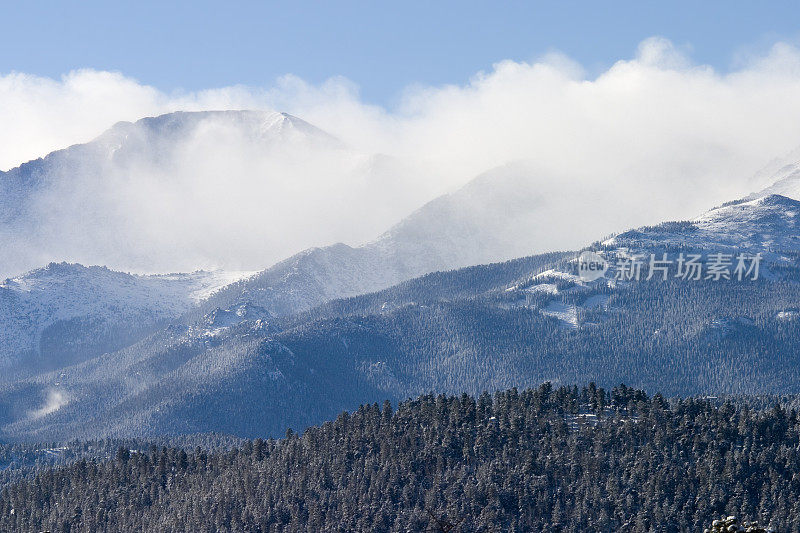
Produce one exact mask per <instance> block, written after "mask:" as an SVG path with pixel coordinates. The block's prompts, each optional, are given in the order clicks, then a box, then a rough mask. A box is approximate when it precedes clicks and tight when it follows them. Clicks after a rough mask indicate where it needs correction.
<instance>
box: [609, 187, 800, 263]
mask: <svg viewBox="0 0 800 533" xmlns="http://www.w3.org/2000/svg"><path fill="white" fill-rule="evenodd" d="M798 213H800V202H798V201H797V200H793V199H791V198H787V197H786V196H781V195H777V194H773V195H768V196H763V197H758V198H745V199H743V200H738V201H734V202H729V203H727V204H723V205H722V206H719V207H717V208H714V209H711V210H710V211H707V212H706V213H703V214H702V215H700V216H699V217H697V218H695V219H693V220H691V221H683V222H666V223H664V224H659V225H657V226H649V227H644V228H639V229H635V230H630V231H627V232H625V233H621V234H619V235H617V236H615V237H612V238H611V239H608V240H606V241H604V242H603V244H604V245H606V246H617V247H629V248H642V247H653V246H661V247H663V246H683V247H690V248H698V249H708V250H711V249H730V248H737V249H750V250H754V251H768V250H785V251H789V250H792V251H796V250H800V216H798Z"/></svg>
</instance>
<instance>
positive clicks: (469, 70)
mask: <svg viewBox="0 0 800 533" xmlns="http://www.w3.org/2000/svg"><path fill="white" fill-rule="evenodd" d="M798 13H800V8H798V7H797V4H796V3H795V2H788V1H775V2H770V3H769V4H768V6H765V3H760V2H743V1H726V2H721V1H705V2H696V1H693V2H649V1H636V2H596V1H592V2H570V1H561V2H546V3H545V2H493V3H490V2H475V1H463V0H462V1H460V2H431V1H428V2H423V1H408V0H406V1H403V2H393V3H388V2H354V1H340V2H308V1H295V2H236V1H232V2H208V1H205V2H202V1H201V2H163V1H161V2H152V1H139V2H128V3H125V4H124V5H123V4H122V3H120V2H107V1H104V2H96V1H87V2H70V3H67V2H36V1H33V2H13V3H12V2H5V6H4V7H3V9H2V17H0V19H2V21H3V24H2V31H0V50H2V53H0V74H4V73H8V72H10V71H19V72H26V73H31V74H36V75H40V76H47V77H52V78H58V77H59V76H60V75H62V74H64V73H67V72H69V71H71V70H73V69H78V68H84V67H89V68H93V69H98V70H112V71H120V72H122V73H124V74H125V75H126V76H130V77H133V78H135V79H137V80H138V81H139V82H141V83H144V84H148V85H153V86H155V87H157V88H159V89H161V90H162V91H166V92H172V91H176V90H186V91H194V90H199V89H204V88H212V87H221V86H229V85H233V84H245V85H250V86H269V85H272V84H273V83H274V80H275V78H276V77H278V76H280V75H282V74H287V73H292V74H296V75H298V76H300V77H301V78H303V79H305V80H307V81H309V82H311V83H319V82H321V81H323V80H325V79H327V78H329V77H331V76H336V75H341V76H345V77H346V78H348V79H350V80H352V81H354V82H355V83H356V84H357V85H359V86H360V88H361V97H362V98H363V99H364V100H365V101H367V102H373V103H378V104H382V105H385V106H389V107H391V105H392V104H393V103H394V102H396V100H397V98H398V95H399V94H400V92H401V91H402V90H403V88H404V87H406V86H408V85H413V84H425V85H442V84H447V83H454V84H463V83H464V82H465V81H466V80H468V79H469V78H470V76H472V75H473V74H475V73H476V72H478V71H480V70H489V69H490V68H491V66H492V64H493V63H494V62H496V61H498V60H501V59H515V60H521V61H527V60H532V59H534V58H536V57H539V56H541V55H542V54H544V53H547V52H549V51H553V50H558V51H561V52H563V53H565V54H567V55H568V56H569V57H571V58H572V59H574V60H576V61H578V62H579V63H581V64H582V65H583V66H584V67H585V68H586V69H587V71H588V73H589V75H592V74H593V73H597V72H602V71H603V70H605V69H607V68H608V67H609V66H610V65H611V64H613V63H614V62H615V61H616V60H618V59H622V58H629V57H632V56H633V55H634V54H635V50H636V47H637V45H638V43H640V42H641V41H642V40H643V39H645V38H647V37H650V36H653V35H661V36H664V37H667V38H668V39H670V40H671V41H672V42H673V43H675V45H676V46H677V47H679V48H681V49H682V50H684V51H686V52H687V53H688V55H689V56H690V57H691V58H692V60H693V61H694V62H695V63H703V64H710V65H713V66H714V67H715V68H716V69H717V70H718V71H722V72H725V71H727V70H729V69H731V68H736V63H737V58H739V57H741V56H748V55H750V54H758V53H761V52H762V51H763V50H765V49H767V48H768V47H769V46H770V45H771V44H772V43H774V42H775V41H784V42H790V43H796V42H797V40H798V36H800V28H798V26H797V20H798V17H797V15H798Z"/></svg>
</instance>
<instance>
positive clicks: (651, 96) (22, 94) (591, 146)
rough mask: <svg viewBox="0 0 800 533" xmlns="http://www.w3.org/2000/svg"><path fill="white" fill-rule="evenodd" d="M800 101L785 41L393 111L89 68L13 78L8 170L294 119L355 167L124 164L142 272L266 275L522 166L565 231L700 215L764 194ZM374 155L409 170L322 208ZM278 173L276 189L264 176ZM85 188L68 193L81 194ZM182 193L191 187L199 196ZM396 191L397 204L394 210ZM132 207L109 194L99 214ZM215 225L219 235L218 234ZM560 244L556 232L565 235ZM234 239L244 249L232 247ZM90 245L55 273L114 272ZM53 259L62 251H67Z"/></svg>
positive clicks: (498, 74)
mask: <svg viewBox="0 0 800 533" xmlns="http://www.w3.org/2000/svg"><path fill="white" fill-rule="evenodd" d="M798 94H800V51H798V49H797V48H795V47H793V46H791V45H789V44H785V43H777V44H775V45H774V46H773V47H772V48H771V49H770V50H769V51H768V53H766V54H763V55H761V56H758V57H749V58H748V59H747V61H744V62H741V63H740V64H739V66H737V67H736V68H735V69H734V70H731V71H730V72H725V73H722V72H718V71H716V70H714V69H713V68H711V67H709V66H705V65H697V64H695V63H693V62H692V60H691V58H690V55H689V54H688V53H687V52H686V51H685V50H682V49H679V48H678V47H675V46H674V45H673V44H672V43H670V42H669V41H668V40H666V39H664V38H660V37H654V38H651V39H648V40H646V41H644V42H642V43H641V45H640V46H639V48H638V50H637V51H636V52H635V54H634V56H633V57H632V58H629V59H622V60H620V61H618V62H616V63H614V64H613V65H612V66H611V67H609V68H608V69H607V70H605V71H604V72H601V73H599V74H598V75H596V76H593V77H590V76H588V75H587V73H586V71H585V69H584V68H583V67H582V66H581V65H579V64H576V63H575V62H574V61H572V60H571V59H570V58H568V57H566V56H564V55H561V54H558V53H551V54H548V55H546V56H543V57H541V58H540V59H537V60H534V61H530V62H520V61H511V60H504V61H500V62H498V63H496V64H495V65H494V66H493V67H492V69H491V70H489V71H486V72H480V73H476V74H475V75H474V76H473V77H472V79H470V80H468V81H467V82H465V83H464V84H461V85H446V86H436V87H431V86H409V87H407V88H405V90H404V91H403V92H402V94H401V96H400V97H399V100H398V104H397V105H396V106H395V107H393V108H390V109H387V108H383V107H380V106H376V105H373V104H370V103H366V102H364V101H362V99H361V98H360V97H359V92H358V87H357V85H356V84H355V83H354V82H353V81H351V80H347V79H344V78H332V79H330V80H327V81H326V82H324V83H322V84H319V85H313V84H310V83H307V82H305V81H304V80H302V79H299V78H297V77H295V76H292V75H286V76H284V77H282V78H280V79H278V80H276V82H275V83H274V84H273V85H272V86H270V87H245V86H234V87H223V88H215V89H209V90H205V91H199V92H185V93H169V94H168V93H164V92H162V91H159V90H158V89H156V88H154V87H150V86H147V85H143V84H141V83H139V82H137V81H136V80H133V79H131V78H128V77H126V76H124V75H123V74H120V73H113V72H99V71H94V70H80V71H75V72H71V73H68V74H65V75H64V76H63V77H62V78H61V79H58V80H54V79H48V78H42V77H37V76H33V75H30V74H24V73H11V74H6V75H0V124H2V126H0V168H2V169H9V168H11V167H14V166H16V165H19V164H21V163H23V162H24V161H26V160H29V159H34V158H37V157H40V156H43V155H45V154H46V153H48V152H50V151H52V150H55V149H59V148H63V147H65V146H69V145H72V144H75V143H81V142H87V141H89V140H90V139H93V138H95V137H96V136H98V135H100V134H101V133H102V132H103V131H105V130H107V129H108V128H109V127H111V126H112V125H113V124H115V123H116V122H118V121H121V120H125V121H135V120H137V119H139V118H141V117H145V116H157V115H161V114H164V113H170V112H173V111H176V110H184V111H200V110H238V109H256V110H281V111H285V112H288V113H291V114H292V115H294V116H297V117H300V118H301V119H303V120H305V121H308V122H309V123H311V124H313V125H314V126H316V127H318V128H320V129H321V130H324V131H326V132H328V133H330V134H331V135H333V136H335V137H336V138H338V139H340V140H341V141H342V143H343V144H344V145H345V146H347V147H349V148H348V149H350V150H352V154H359V155H358V156H356V155H352V157H351V158H350V159H347V158H346V157H345V158H341V154H338V153H337V154H334V155H332V153H331V152H330V151H326V150H323V151H320V152H318V153H316V152H315V153H314V155H309V156H308V158H310V160H309V161H305V162H304V164H303V165H300V166H297V165H295V164H294V162H295V159H292V158H289V159H285V160H282V161H278V162H271V163H268V162H267V161H266V160H259V162H257V163H255V164H256V165H262V167H260V168H255V169H254V168H253V165H252V164H251V163H252V156H253V153H254V152H253V150H254V147H253V146H252V145H248V144H246V142H245V141H246V140H243V139H238V138H237V136H236V135H233V134H231V135H227V134H226V135H223V138H224V139H225V142H224V143H222V144H221V145H219V144H216V145H214V146H208V145H206V144H203V143H204V142H207V141H204V140H203V138H202V136H199V137H198V136H197V135H194V136H192V137H191V139H190V141H191V142H189V143H188V144H186V146H183V147H181V146H178V147H174V149H175V152H174V153H175V154H179V155H180V157H178V158H176V159H174V160H173V161H172V164H177V163H178V162H179V163H180V164H181V165H184V166H183V167H181V169H177V168H171V169H159V168H158V165H157V164H154V163H153V161H149V160H148V161H147V164H144V165H139V164H138V163H137V162H135V161H134V162H130V161H129V162H128V163H129V164H128V166H126V167H125V171H124V180H122V181H123V182H124V183H125V187H127V189H125V190H126V195H127V196H125V198H127V199H128V200H130V202H129V204H125V205H124V206H122V207H124V209H121V211H122V212H125V213H127V215H126V217H124V219H125V220H128V221H130V223H131V224H133V223H136V224H140V225H141V224H144V226H145V229H147V224H152V225H153V228H149V229H148V230H147V231H144V232H141V231H139V229H141V228H137V230H136V231H132V230H131V228H128V227H125V226H124V223H123V222H121V221H120V220H122V219H120V220H115V221H114V224H121V227H120V228H118V229H119V231H118V232H117V233H118V234H119V235H121V236H123V237H126V236H127V238H129V240H128V241H126V242H128V243H129V245H130V246H135V245H139V244H141V245H142V246H144V244H143V243H144V242H146V241H148V239H149V240H152V239H153V238H154V237H153V235H158V236H159V237H158V239H156V240H159V239H160V242H161V244H162V245H163V246H160V247H158V249H153V250H149V251H148V252H147V253H144V252H143V253H142V254H140V256H141V257H146V256H147V254H150V255H152V256H153V260H152V261H151V260H150V259H147V261H144V260H142V261H140V262H139V263H151V264H154V265H158V268H168V267H169V266H170V265H172V266H174V267H176V268H177V267H179V266H180V267H183V264H180V265H179V264H177V263H176V262H174V261H170V260H169V258H165V257H163V254H164V250H168V249H174V242H176V241H180V242H183V243H188V244H186V249H187V250H188V249H191V250H194V251H195V253H192V254H184V255H186V257H187V259H186V261H190V260H191V261H193V262H195V263H197V264H196V266H224V267H233V268H246V269H252V268H260V267H266V266H268V265H267V264H254V263H258V262H260V261H266V260H272V259H279V258H280V255H281V254H286V253H290V252H293V251H298V250H299V249H300V248H301V247H303V246H305V245H310V244H327V243H328V242H333V241H344V242H348V243H354V244H356V243H358V242H363V241H364V240H365V239H368V238H369V235H368V233H371V234H372V235H374V236H377V235H378V234H379V233H381V232H382V231H384V230H385V229H387V228H388V226H390V225H391V224H392V222H393V221H394V220H396V219H398V218H399V217H400V216H401V213H404V212H408V211H410V210H412V209H414V208H415V207H417V206H419V205H420V204H421V203H423V202H424V201H426V200H428V199H431V198H433V197H435V196H436V195H438V194H441V193H444V192H447V191H452V190H455V189H457V188H458V187H460V186H462V185H463V184H465V183H466V182H467V181H469V180H470V179H472V178H473V177H475V176H477V175H479V174H481V173H483V172H485V171H487V170H489V169H492V168H496V167H500V166H503V165H506V164H508V163H510V162H514V161H528V162H533V163H535V164H532V165H528V166H529V167H530V168H536V169H537V172H536V175H535V176H532V178H531V179H532V181H531V182H532V183H535V184H540V185H541V187H542V189H543V190H546V191H548V195H549V196H550V197H551V198H552V200H551V202H554V203H553V205H551V208H552V212H554V213H556V214H557V213H559V212H563V213H564V220H562V221H560V224H561V225H562V226H563V225H576V224H577V225H580V224H585V225H587V227H591V220H593V219H594V218H596V217H597V215H598V213H600V212H603V219H604V220H607V221H609V222H608V224H609V226H614V225H615V222H614V221H617V222H618V225H619V227H618V228H616V229H618V230H624V229H626V228H627V226H628V225H635V224H646V223H653V222H657V221H660V220H664V219H678V218H690V217H692V216H694V215H696V214H697V213H698V212H701V211H703V210H705V209H706V208H708V207H711V206H713V205H716V204H718V203H720V202H721V201H724V200H728V199H732V198H736V197H741V196H743V195H745V194H747V193H749V192H751V191H753V190H756V189H759V188H761V187H763V186H765V185H768V184H767V183H764V182H763V181H762V182H755V181H753V179H752V178H751V176H753V175H754V174H755V172H756V171H758V170H759V169H760V168H762V167H763V166H764V165H766V164H767V163H768V162H769V161H770V160H771V159H773V158H775V157H776V156H780V155H782V154H785V153H787V152H789V151H790V150H792V149H793V148H795V147H796V146H797V145H798V144H800V98H798V96H797V95H798ZM210 138H214V137H213V136H212V137H210ZM248 142H249V141H248ZM242 143H244V144H242ZM366 154H386V155H388V156H391V157H392V158H393V160H394V161H398V162H403V164H404V165H407V167H404V168H405V170H406V171H405V172H398V171H396V168H398V167H395V170H393V171H391V172H389V171H386V172H384V171H381V172H380V177H379V178H377V179H376V180H373V181H372V182H371V183H370V184H369V185H368V186H362V187H355V188H353V189H352V190H351V191H350V192H349V193H348V194H345V195H342V196H341V197H339V198H338V200H337V202H326V201H325V199H326V197H328V198H330V197H331V195H333V194H335V191H336V190H337V187H339V186H343V183H344V182H345V181H346V180H347V179H355V178H353V176H356V175H357V176H361V177H362V178H363V176H365V173H364V172H362V171H361V170H359V171H357V172H354V171H353V169H363V168H370V169H371V168H372V167H374V166H380V165H381V164H383V163H382V162H380V161H382V160H374V159H370V158H369V157H368V156H367V155H366ZM299 157H300V156H299V155H298V158H299ZM348 157H350V156H348ZM243 158H250V159H249V161H250V163H248V162H245V161H244V159H243ZM331 158H333V159H331ZM358 158H362V159H358ZM333 160H335V161H336V163H335V164H333V163H331V161H333ZM376 161H378V162H376ZM264 165H266V167H264ZM330 168H334V169H339V170H335V171H334V172H333V174H335V179H332V177H331V172H328V169H330ZM209 169H211V170H209ZM167 170H169V176H166V175H165V173H167ZM370 171H371V170H370ZM266 174H269V175H270V176H272V178H271V179H270V180H267V181H265V180H263V179H259V176H262V177H263V176H264V175H266ZM223 177H224V180H223ZM167 178H169V179H167ZM75 179H76V182H75V183H73V184H72V185H73V186H75V185H80V184H81V183H82V182H81V180H80V179H78V178H75ZM120 179H122V178H120ZM762 179H766V178H764V176H763V175H762ZM337 180H339V181H337ZM387 183H390V184H391V187H390V188H388V189H387V187H385V185H386V184H387ZM187 190H189V191H193V192H192V193H191V194H189V195H188V199H187V195H186V191H187ZM387 190H390V191H391V193H390V194H391V196H392V198H387ZM243 191H244V192H243ZM353 191H355V192H353ZM587 191H592V193H591V196H592V197H595V198H597V205H596V206H594V205H592V204H591V203H588V205H587V202H585V201H582V202H581V206H582V207H581V212H580V213H576V212H575V211H574V210H570V209H568V208H569V206H570V198H575V197H580V198H582V199H584V200H585V199H586V197H587ZM107 192H108V191H106V193H107ZM253 192H255V194H252V193H253ZM249 193H250V194H249ZM121 198H122V197H120V196H114V195H111V196H109V195H108V194H105V195H103V194H101V195H97V196H96V197H95V200H96V201H103V200H108V201H111V200H113V201H114V202H120V201H123V200H121ZM256 198H260V199H261V200H262V201H261V202H259V201H257V200H256ZM83 200H85V197H84V198H83V199H81V200H80V201H79V202H78V203H79V204H80V202H82V201H83ZM134 200H135V201H136V202H138V204H142V203H144V204H147V203H148V202H149V203H150V205H152V204H153V201H155V203H157V204H158V205H159V209H161V210H163V211H164V212H167V213H170V220H173V221H176V222H175V224H176V226H179V227H180V228H181V231H180V232H179V234H177V235H171V234H170V232H169V230H168V229H163V228H161V229H158V230H157V229H156V222H157V221H159V220H160V218H159V217H158V216H156V215H154V214H153V213H156V211H152V212H148V213H149V214H147V215H146V216H143V217H140V216H138V215H137V214H136V211H135V209H133V208H131V205H138V204H134ZM302 202H305V204H306V206H307V207H308V209H304V210H301V211H302V215H303V216H302V217H290V218H289V219H287V222H285V224H286V226H285V227H282V226H281V224H282V222H281V219H280V218H279V217H278V215H274V216H265V213H267V212H273V213H278V214H284V213H285V212H291V211H292V209H291V208H290V207H286V206H291V205H297V204H298V203H302ZM265 205H266V206H267V208H265V207H264V206H265ZM370 205H373V206H387V205H391V206H393V208H392V209H391V210H390V211H391V213H390V214H389V215H387V216H377V215H376V213H377V212H378V211H380V210H381V209H383V210H384V211H385V210H386V209H385V208H384V207H380V209H366V208H365V206H370ZM242 206H243V207H242ZM343 206H349V207H348V208H347V209H349V210H350V211H351V212H355V213H356V214H358V211H359V210H360V209H364V212H365V213H367V216H366V218H364V217H361V218H359V217H358V216H351V217H344V219H342V220H343V221H340V222H338V223H336V224H333V223H332V221H334V220H336V219H337V210H341V209H345V207H343ZM119 207H120V206H115V207H114V209H118V208H119ZM561 207H563V209H561ZM284 208H286V209H285V210H284ZM67 210H68V211H69V209H67ZM614 210H616V211H618V212H619V215H618V216H616V217H615V216H614V215H609V214H608V212H609V211H612V212H613V211H614ZM93 212H94V213H95V215H96V216H97V220H108V217H107V216H106V215H107V212H106V211H104V210H103V209H99V210H95V211H93ZM211 219H213V220H214V221H215V223H214V224H211V223H209V222H208V221H209V220H211ZM365 220H366V224H365ZM143 221H144V222H143ZM145 222H146V223H145ZM54 224H55V225H56V226H57V225H58V224H60V222H55V223H54ZM289 224H291V226H289ZM265 225H271V226H273V227H275V231H274V235H273V236H272V237H270V238H273V237H275V235H279V234H285V238H283V239H279V240H274V239H273V240H272V241H270V240H267V241H264V240H263V239H261V240H259V239H256V238H252V239H247V238H244V237H242V232H243V231H245V228H254V227H262V228H263V227H264V226H265ZM365 226H366V227H368V228H369V231H366V230H365V229H364V228H365ZM43 227H44V226H43ZM234 230H235V231H234ZM521 231H525V228H521ZM553 231H554V232H558V224H556V225H555V227H554V229H553ZM42 232H44V230H42ZM232 232H233V233H232ZM231 234H233V235H236V237H235V238H233V239H230V238H226V237H225V236H226V235H231ZM135 235H139V237H135ZM567 235H569V238H566V236H567ZM261 236H262V235H261V234H260V233H259V237H261ZM600 236H601V235H592V236H590V237H588V238H598V237H600ZM275 238H277V237H275ZM578 238H582V234H581V235H578V236H576V234H575V232H574V231H569V232H565V239H564V242H563V246H562V248H567V247H573V246H579V245H580V244H582V243H580V242H576V239H578ZM278 241H280V242H278ZM120 242H122V241H120ZM259 242H269V246H271V247H273V249H274V253H273V254H271V255H270V254H263V253H256V252H255V251H254V250H251V248H253V247H255V246H258V243H259ZM223 243H224V244H223ZM45 244H46V243H45ZM89 248H91V247H90V246H87V250H88V251H87V250H82V251H80V253H77V252H76V253H74V254H71V255H70V257H53V258H52V259H54V260H55V259H59V260H61V259H65V260H76V261H83V262H86V261H94V262H99V261H104V260H105V259H108V257H106V256H108V254H106V253H95V252H97V250H95V249H91V250H89ZM53 251H54V253H56V252H58V253H61V254H63V253H66V252H64V250H60V249H58V247H56V246H54V247H53ZM89 252H91V253H89ZM44 255H47V254H44ZM44 255H43V256H42V257H41V259H45V257H44ZM47 259H48V260H49V259H51V258H47ZM111 259H114V258H111ZM116 259H117V260H116V261H112V260H109V261H107V262H108V263H113V264H114V265H115V266H117V267H125V262H126V260H127V259H126V258H125V257H118V258H116ZM0 266H1V265H0ZM130 268H131V269H140V265H135V264H131V266H130Z"/></svg>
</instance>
